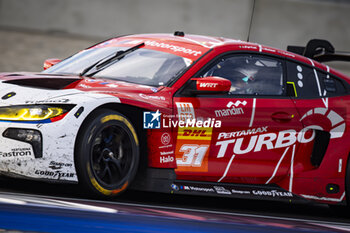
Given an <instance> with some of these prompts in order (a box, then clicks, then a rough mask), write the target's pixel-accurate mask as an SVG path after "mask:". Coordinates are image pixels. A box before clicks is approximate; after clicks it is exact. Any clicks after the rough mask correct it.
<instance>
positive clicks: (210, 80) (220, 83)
mask: <svg viewBox="0 0 350 233" xmlns="http://www.w3.org/2000/svg"><path fill="white" fill-rule="evenodd" d="M191 80H193V81H196V91H195V93H196V94H226V93H228V92H229V91H230V88H231V81H230V80H228V79H225V78H220V77H214V76H211V77H204V78H192V79H191Z"/></svg>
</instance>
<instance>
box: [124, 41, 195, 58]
mask: <svg viewBox="0 0 350 233" xmlns="http://www.w3.org/2000/svg"><path fill="white" fill-rule="evenodd" d="M142 42H143V43H145V45H146V46H150V47H158V48H164V49H169V50H172V51H173V52H176V53H177V52H179V53H185V54H189V55H193V56H199V55H201V54H202V52H201V51H196V50H192V49H188V48H185V47H181V46H176V45H172V44H167V43H163V42H157V41H152V40H146V41H142V40H134V41H130V42H128V43H127V44H139V43H142Z"/></svg>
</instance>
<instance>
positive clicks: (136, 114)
mask: <svg viewBox="0 0 350 233" xmlns="http://www.w3.org/2000/svg"><path fill="white" fill-rule="evenodd" d="M101 109H106V110H113V111H117V112H119V113H120V114H122V115H124V116H125V117H127V118H128V119H129V120H130V121H131V124H132V125H133V126H134V128H135V131H136V134H137V137H138V141H139V153H140V161H139V169H138V173H139V171H141V170H142V171H143V170H145V169H147V167H148V153H147V132H146V130H144V129H143V111H146V109H143V108H139V107H135V106H131V105H126V104H121V103H105V104H102V105H100V106H98V107H96V108H94V109H93V110H92V111H90V112H89V114H88V115H87V116H86V117H85V119H84V120H83V122H82V123H81V125H80V127H79V130H78V133H77V136H76V137H75V142H74V156H73V157H74V163H76V158H75V156H76V154H77V152H76V149H77V142H78V138H79V135H80V134H81V131H82V129H83V128H84V127H85V125H86V124H87V123H88V122H89V120H90V118H91V117H92V115H93V114H94V113H95V112H96V111H98V110H101Z"/></svg>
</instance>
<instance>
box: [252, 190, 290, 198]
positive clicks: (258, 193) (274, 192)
mask: <svg viewBox="0 0 350 233" xmlns="http://www.w3.org/2000/svg"><path fill="white" fill-rule="evenodd" d="M252 194H253V195H255V196H270V197H293V194H292V193H291V192H281V191H277V190H271V191H266V190H253V191H252Z"/></svg>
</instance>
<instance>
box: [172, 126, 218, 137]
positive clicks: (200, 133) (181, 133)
mask: <svg viewBox="0 0 350 233" xmlns="http://www.w3.org/2000/svg"><path fill="white" fill-rule="evenodd" d="M212 130H213V129H212V128H196V127H187V128H180V129H179V130H178V134H177V139H193V140H211V135H212Z"/></svg>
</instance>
